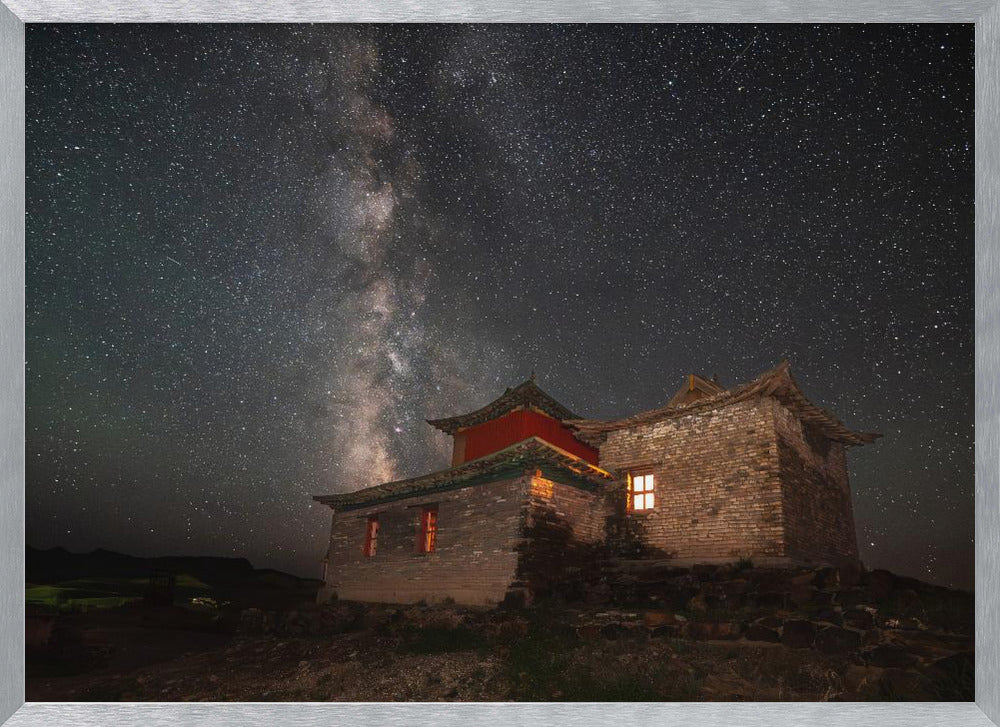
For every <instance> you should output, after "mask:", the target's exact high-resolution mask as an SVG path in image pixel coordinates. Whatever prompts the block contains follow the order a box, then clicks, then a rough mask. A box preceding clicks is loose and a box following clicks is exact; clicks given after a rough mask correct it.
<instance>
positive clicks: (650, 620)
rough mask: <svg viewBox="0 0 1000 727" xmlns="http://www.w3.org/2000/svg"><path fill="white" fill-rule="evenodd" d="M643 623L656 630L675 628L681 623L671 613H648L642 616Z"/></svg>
mask: <svg viewBox="0 0 1000 727" xmlns="http://www.w3.org/2000/svg"><path fill="white" fill-rule="evenodd" d="M642 623H643V624H644V625H645V626H647V627H648V628H651V629H654V628H656V627H657V626H674V625H676V624H677V623H679V622H678V621H677V618H676V617H675V616H674V614H673V613H671V612H670V611H646V612H645V613H643V614H642Z"/></svg>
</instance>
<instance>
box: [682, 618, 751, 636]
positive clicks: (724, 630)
mask: <svg viewBox="0 0 1000 727" xmlns="http://www.w3.org/2000/svg"><path fill="white" fill-rule="evenodd" d="M687 634H688V636H689V637H690V638H692V639H696V640H698V641H716V640H727V641H729V640H733V639H738V638H739V637H740V625H739V624H737V623H733V622H731V621H691V622H689V623H688V624H687Z"/></svg>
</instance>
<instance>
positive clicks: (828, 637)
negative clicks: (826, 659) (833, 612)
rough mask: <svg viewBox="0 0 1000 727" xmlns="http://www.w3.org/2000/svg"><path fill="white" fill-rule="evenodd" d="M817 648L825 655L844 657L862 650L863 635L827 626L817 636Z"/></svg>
mask: <svg viewBox="0 0 1000 727" xmlns="http://www.w3.org/2000/svg"><path fill="white" fill-rule="evenodd" d="M815 648H816V649H818V650H819V651H821V652H823V653H824V654H830V655H835V656H844V655H846V654H850V653H851V652H853V651H857V650H858V649H859V648H861V634H859V633H858V632H857V631H848V630H847V629H842V628H839V627H837V626H827V627H826V628H824V629H820V631H819V633H817V634H816V641H815Z"/></svg>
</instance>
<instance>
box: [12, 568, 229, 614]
mask: <svg viewBox="0 0 1000 727" xmlns="http://www.w3.org/2000/svg"><path fill="white" fill-rule="evenodd" d="M148 583H149V581H148V579H146V578H78V579H75V580H71V581H62V582H59V583H49V584H35V583H26V584H25V591H24V599H25V603H27V604H29V605H39V606H49V607H53V608H57V609H59V610H74V609H89V608H115V607H118V606H124V605H125V604H128V603H134V602H136V601H140V600H142V597H143V593H144V592H145V590H146V587H147V586H148ZM209 593H211V588H210V587H209V586H208V585H206V584H205V583H202V582H201V581H200V580H198V579H197V578H195V577H194V576H191V575H189V574H186V573H181V574H178V576H177V580H176V590H175V595H176V597H177V599H178V600H180V601H184V602H186V601H188V600H190V598H192V597H195V596H204V595H206V594H209Z"/></svg>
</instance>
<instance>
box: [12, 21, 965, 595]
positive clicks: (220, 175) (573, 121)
mask: <svg viewBox="0 0 1000 727" xmlns="http://www.w3.org/2000/svg"><path fill="white" fill-rule="evenodd" d="M972 27H973V26H971V25H962V26H955V25H951V26H949V25H909V26H887V25H869V26H862V25H855V26H830V25H827V26H795V25H782V26H753V25H717V26H698V25H682V26H673V25H656V26H641V25H640V26H635V25H633V26H621V27H616V26H601V25H592V26H555V25H553V26H531V25H522V26H461V25H454V26H351V25H339V26H337V25H311V26H306V25H303V26H240V25H214V26H213V25H189V26H173V25H149V26H127V25H126V26H92V25H65V26H40V25H29V26H28V27H27V31H26V32H27V59H26V60H27V84H28V86H27V115H28V118H27V169H28V178H27V201H28V215H27V236H28V237H27V241H28V245H27V377H28V378H27V387H28V388H27V404H28V407H27V457H28V476H27V513H26V517H27V535H28V542H29V543H30V544H32V545H34V546H36V547H51V546H55V545H61V546H64V547H66V548H68V549H70V550H74V551H86V550H91V549H93V548H95V547H104V548H109V549H113V550H119V551H123V552H128V553H132V554H135V555H165V554H202V555H230V556H245V557H247V558H249V559H250V560H251V561H252V562H253V563H254V565H256V566H257V567H275V568H280V569H284V570H289V571H292V572H295V573H298V574H302V575H309V576H314V577H316V576H318V575H319V573H320V567H319V563H318V561H319V559H320V557H321V556H322V554H323V551H324V549H325V543H326V537H327V534H328V529H329V510H328V509H327V508H325V507H323V506H320V505H317V504H316V503H313V502H312V501H311V499H310V498H311V496H312V495H314V494H328V493H332V492H338V491H346V490H354V489H357V488H361V487H366V486H369V485H374V484H378V483H379V482H382V481H385V480H389V479H393V478H400V477H407V476H412V475H417V474H421V473H424V472H426V471H430V470H435V469H441V468H443V467H445V466H447V464H448V462H449V452H450V439H449V438H447V437H446V436H445V435H443V434H441V433H439V432H436V431H435V430H433V429H432V428H431V427H430V426H428V425H427V424H425V423H424V419H425V418H434V417H441V416H449V415H454V414H459V413H464V412H466V411H469V410H471V409H475V408H478V407H479V406H481V405H482V404H484V403H486V402H487V401H489V400H491V399H493V398H495V397H496V396H498V395H499V394H500V393H502V392H503V390H504V389H505V388H506V387H508V386H513V385H515V384H517V383H519V382H520V381H522V380H524V379H525V378H527V376H528V375H529V373H530V372H531V371H532V370H534V371H536V372H537V376H538V382H539V384H540V385H541V386H542V387H543V388H544V389H545V390H547V391H548V392H549V393H551V394H552V395H554V396H555V397H556V398H557V399H559V400H560V401H562V402H563V403H564V404H566V405H567V406H568V407H569V408H571V409H573V410H574V411H575V412H577V413H578V414H580V415H582V416H586V417H597V418H610V417H619V416H624V415H628V414H632V413H636V412H638V411H641V410H645V409H650V408H653V407H656V406H660V405H662V404H663V403H665V401H666V400H667V399H668V398H669V397H670V396H671V395H672V394H673V392H674V391H675V390H676V389H677V388H678V387H679V386H680V385H681V384H682V383H683V376H684V375H685V374H687V373H689V372H697V373H703V374H706V375H709V376H711V375H712V374H713V373H714V374H717V375H718V377H719V379H720V381H721V382H722V383H723V384H724V385H727V386H729V385H733V384H738V383H742V382H745V381H747V380H750V379H752V378H753V377H755V376H756V375H758V374H759V373H761V372H762V371H764V370H765V369H768V368H770V367H771V366H773V365H775V364H776V363H778V362H779V361H780V360H782V359H784V358H788V359H790V360H791V363H792V373H793V375H794V376H795V377H796V379H797V380H798V382H799V383H800V385H801V386H802V387H803V389H804V390H805V392H806V394H807V395H808V396H810V398H811V399H812V400H813V401H815V402H816V403H818V404H820V405H821V406H824V407H826V408H828V409H830V410H831V411H833V412H834V413H835V414H836V415H837V416H838V417H839V418H840V419H842V420H843V421H844V422H845V423H846V424H847V425H848V426H850V427H852V428H854V429H857V430H862V431H879V432H882V433H883V434H884V435H885V436H884V439H881V440H879V441H878V442H877V443H876V444H874V445H870V446H865V447H860V448H852V449H850V450H849V452H848V461H849V467H850V474H851V484H852V489H853V492H854V507H855V514H856V520H857V526H858V540H859V546H860V549H861V555H862V559H863V560H864V562H865V563H866V565H868V566H869V567H888V568H889V569H891V570H893V571H895V572H898V573H903V574H907V575H913V576H917V577H920V578H923V579H925V580H929V581H932V582H936V583H942V584H945V585H957V586H961V587H969V586H971V585H972V565H973V326H972V324H973V298H972V290H973V288H972V285H973V277H972V276H973V148H972V142H973V75H972V70H973V42H972V38H973V32H972Z"/></svg>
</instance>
